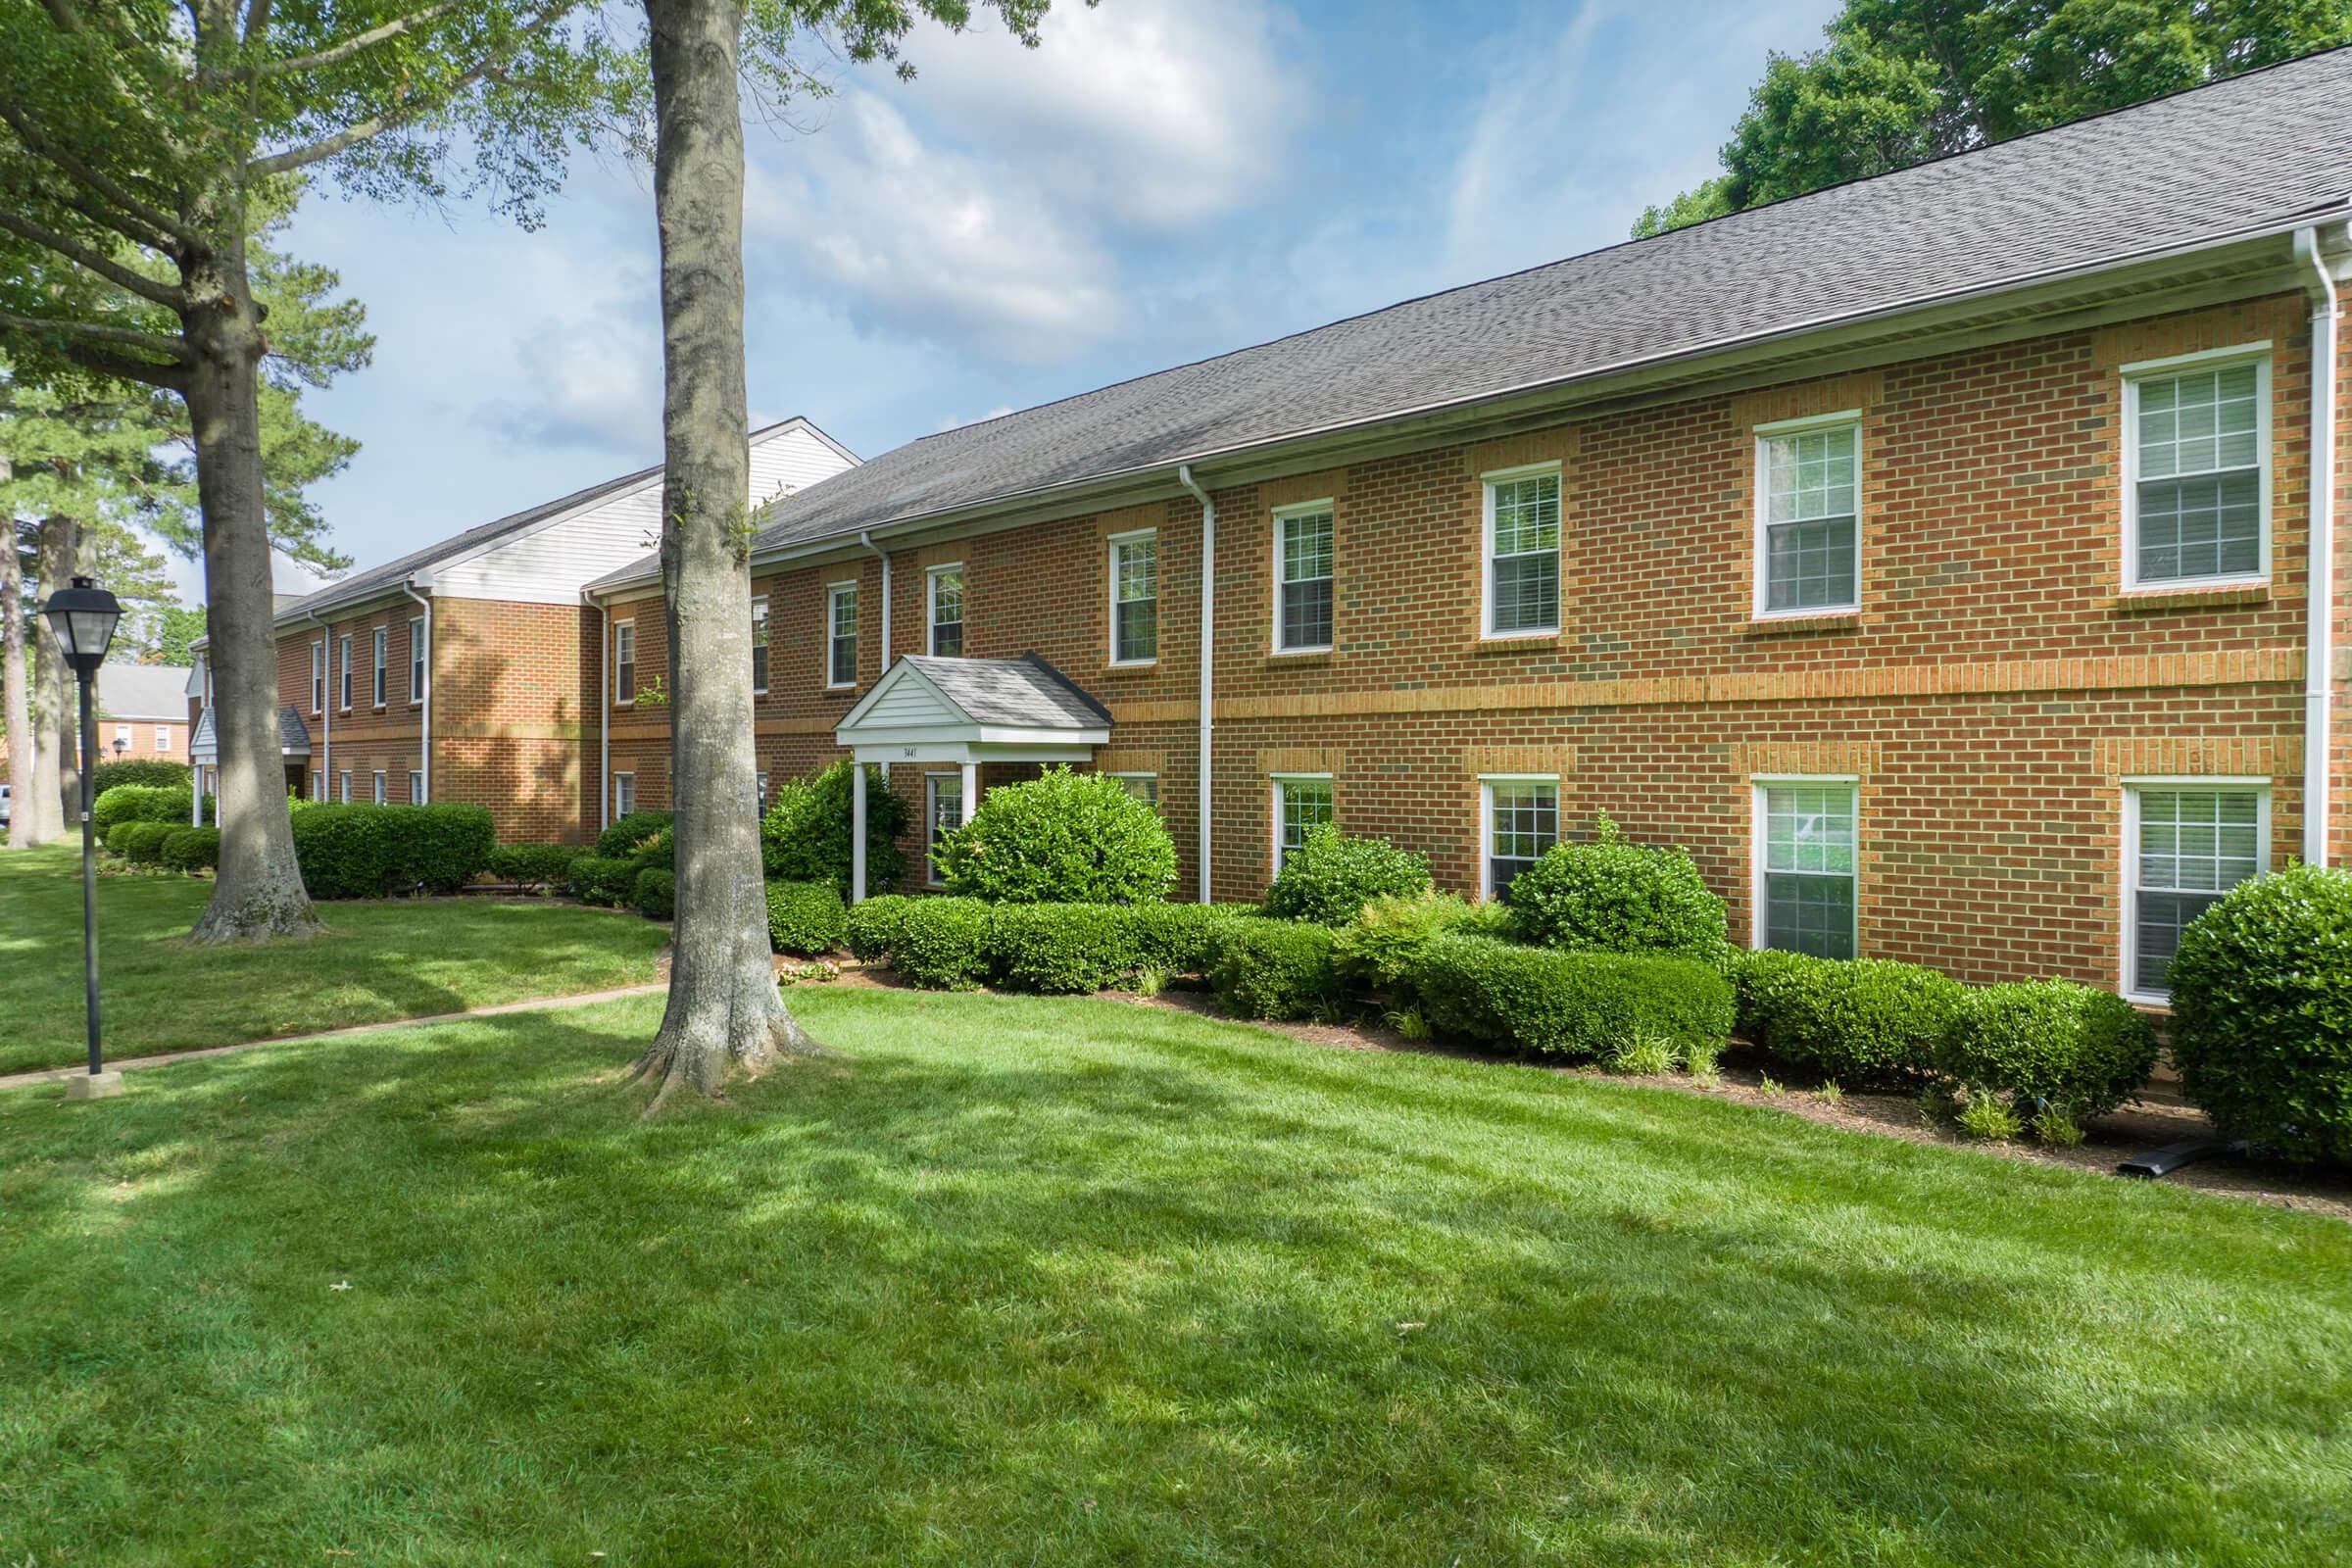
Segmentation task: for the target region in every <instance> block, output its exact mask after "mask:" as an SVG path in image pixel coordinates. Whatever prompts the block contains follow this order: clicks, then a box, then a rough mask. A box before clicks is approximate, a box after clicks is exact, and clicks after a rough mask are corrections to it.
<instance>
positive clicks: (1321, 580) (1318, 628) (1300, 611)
mask: <svg viewBox="0 0 2352 1568" xmlns="http://www.w3.org/2000/svg"><path fill="white" fill-rule="evenodd" d="M1335 531H1336V530H1335V526H1334V522H1333V517H1332V511H1331V503H1329V502H1328V501H1325V502H1316V503H1313V504H1311V505H1308V506H1304V507H1299V508H1297V509H1286V510H1284V511H1282V512H1278V513H1276V514H1275V515H1274V555H1275V561H1276V581H1275V585H1274V651H1275V652H1276V653H1283V654H1307V653H1322V652H1324V651H1326V650H1328V649H1329V648H1330V647H1331V636H1332V611H1331V606H1332V554H1333V547H1334V543H1335V539H1334V534H1335Z"/></svg>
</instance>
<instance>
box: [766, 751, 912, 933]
mask: <svg viewBox="0 0 2352 1568" xmlns="http://www.w3.org/2000/svg"><path fill="white" fill-rule="evenodd" d="M852 765H853V764H852V763H851V761H850V760H849V759H848V758H846V757H845V758H843V759H841V760H838V761H836V762H834V763H832V764H831V765H830V766H827V767H824V768H820V769H819V770H818V771H816V772H814V773H811V774H809V776H808V777H807V778H798V779H793V780H791V781H790V782H788V783H786V784H784V785H782V786H781V787H779V788H778V789H777V791H776V799H775V803H774V804H773V805H771V806H770V807H768V809H767V814H766V815H765V816H763V817H761V818H760V864H761V866H762V868H763V869H764V870H765V871H766V873H767V876H768V877H769V879H770V880H773V881H782V882H824V883H828V884H830V885H831V887H832V889H833V891H834V892H835V893H837V894H839V895H840V896H841V897H843V898H845V899H846V898H848V897H849V896H850V861H851V858H852V857H851V854H850V841H851V839H852V837H853V836H854V834H853V832H852V829H853V827H854V817H855V814H856V802H855V800H854V798H853V791H854V789H855V787H856V784H857V778H856V775H855V774H853V773H852V772H851V771H850V769H851V767H852ZM865 783H866V788H865V885H866V886H867V887H869V888H892V887H897V886H898V885H899V879H900V878H901V877H903V876H905V875H906V874H907V855H906V852H905V851H903V850H901V849H900V848H899V835H900V834H901V833H903V832H905V831H906V828H907V802H906V799H905V797H903V796H900V795H898V794H895V793H893V792H892V791H891V789H890V788H889V787H888V786H887V785H885V784H884V783H883V782H882V770H881V769H880V768H878V767H874V766H872V765H870V764H869V765H868V766H867V768H866V770H865Z"/></svg>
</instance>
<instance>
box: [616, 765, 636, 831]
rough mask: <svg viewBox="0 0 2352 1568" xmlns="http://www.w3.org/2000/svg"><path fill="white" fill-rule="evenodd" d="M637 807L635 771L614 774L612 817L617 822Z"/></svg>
mask: <svg viewBox="0 0 2352 1568" xmlns="http://www.w3.org/2000/svg"><path fill="white" fill-rule="evenodd" d="M635 809H637V775H636V774H634V773H615V774H613V820H614V821H616V822H617V821H618V820H620V819H621V818H622V817H624V816H626V815H628V814H629V813H630V812H631V811H634V810H635Z"/></svg>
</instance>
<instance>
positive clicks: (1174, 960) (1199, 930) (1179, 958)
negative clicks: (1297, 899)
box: [1129, 904, 1265, 975]
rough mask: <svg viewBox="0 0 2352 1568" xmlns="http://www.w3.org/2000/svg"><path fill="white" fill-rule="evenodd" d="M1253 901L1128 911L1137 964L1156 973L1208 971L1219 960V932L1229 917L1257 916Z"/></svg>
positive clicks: (1140, 907)
mask: <svg viewBox="0 0 2352 1568" xmlns="http://www.w3.org/2000/svg"><path fill="white" fill-rule="evenodd" d="M1264 912H1265V911H1264V910H1263V909H1261V908H1259V907H1257V906H1256V905H1254V904H1139V905H1136V906H1135V907H1133V908H1132V909H1130V910H1129V913H1130V914H1131V915H1132V916H1133V920H1134V927H1135V967H1136V968H1137V969H1139V970H1143V969H1149V970H1151V971H1152V973H1154V974H1159V975H1171V974H1206V973H1207V972H1208V969H1209V966H1210V965H1211V964H1212V963H1214V962H1215V961H1216V957H1217V942H1218V938H1219V934H1220V933H1221V932H1222V931H1223V930H1224V929H1225V925H1226V922H1228V921H1230V920H1249V919H1255V918H1257V917H1259V916H1260V915H1262V914H1263V913H1264Z"/></svg>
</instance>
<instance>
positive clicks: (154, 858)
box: [123, 822, 176, 865]
mask: <svg viewBox="0 0 2352 1568" xmlns="http://www.w3.org/2000/svg"><path fill="white" fill-rule="evenodd" d="M174 831H176V830H175V828H174V827H173V825H172V823H170V822H132V823H130V824H129V828H128V831H127V832H125V833H124V834H123V858H124V859H126V860H128V861H129V862H130V863H131V864H133V865H161V864H163V863H164V840H166V839H168V838H170V837H171V836H172V833H173V832H174Z"/></svg>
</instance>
